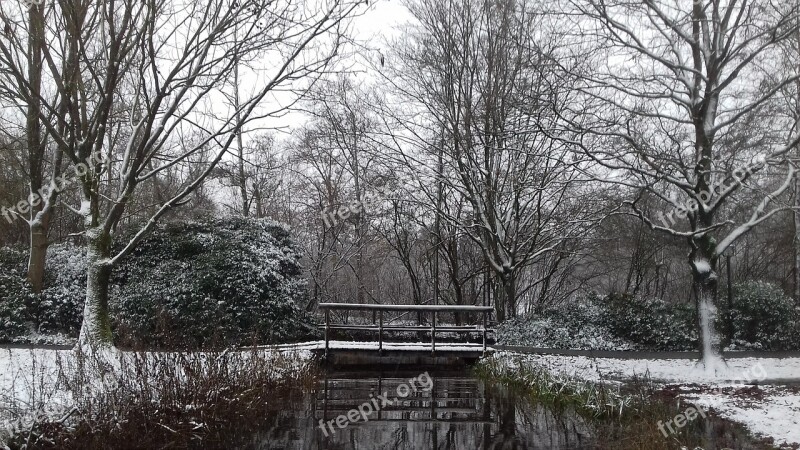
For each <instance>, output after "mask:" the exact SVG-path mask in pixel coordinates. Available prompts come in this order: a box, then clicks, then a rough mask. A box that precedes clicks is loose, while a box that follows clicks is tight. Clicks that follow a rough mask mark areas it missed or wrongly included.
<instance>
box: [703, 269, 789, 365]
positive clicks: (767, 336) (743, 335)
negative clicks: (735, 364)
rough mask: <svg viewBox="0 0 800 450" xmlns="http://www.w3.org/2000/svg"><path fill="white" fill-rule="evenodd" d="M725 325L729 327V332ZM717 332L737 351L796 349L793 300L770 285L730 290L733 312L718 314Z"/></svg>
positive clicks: (725, 310) (746, 285)
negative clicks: (725, 336)
mask: <svg viewBox="0 0 800 450" xmlns="http://www.w3.org/2000/svg"><path fill="white" fill-rule="evenodd" d="M729 324H732V325H733V329H732V330H731V329H730V326H729ZM717 328H718V329H719V330H720V331H723V330H724V332H725V333H726V334H730V336H729V337H730V338H731V347H733V348H738V349H760V350H793V349H797V348H800V311H799V310H798V308H797V307H796V305H795V302H794V300H792V299H791V298H789V297H787V296H786V294H784V293H783V291H782V290H781V289H780V288H779V287H777V286H775V285H773V284H770V283H764V282H758V281H754V282H747V283H740V284H737V285H735V286H734V289H733V308H732V309H730V308H728V305H727V304H726V305H725V306H724V307H723V308H722V309H721V311H720V321H719V323H718V326H717Z"/></svg>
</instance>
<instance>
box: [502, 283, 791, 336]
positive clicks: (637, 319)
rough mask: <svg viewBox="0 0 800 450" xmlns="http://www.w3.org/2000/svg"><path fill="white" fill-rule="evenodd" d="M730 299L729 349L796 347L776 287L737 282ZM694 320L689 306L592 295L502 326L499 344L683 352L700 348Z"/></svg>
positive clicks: (725, 325) (723, 320)
mask: <svg viewBox="0 0 800 450" xmlns="http://www.w3.org/2000/svg"><path fill="white" fill-rule="evenodd" d="M733 299H734V302H733V309H731V310H729V309H728V307H727V304H726V302H725V301H724V300H723V301H720V302H719V303H720V311H719V312H720V314H719V318H718V321H717V331H718V332H719V333H720V334H721V335H722V338H723V339H722V340H723V342H726V343H727V342H728V341H730V343H729V345H728V346H727V348H728V349H730V350H746V349H757V350H797V349H800V310H799V309H798V308H797V307H796V306H795V302H794V301H793V300H792V299H791V298H789V297H787V296H786V295H785V294H784V292H783V291H782V290H781V289H780V288H779V287H777V286H775V285H772V284H769V283H764V282H747V283H742V284H738V285H736V286H735V288H734V295H733ZM696 317H697V316H696V313H695V310H694V305H693V304H692V303H688V304H680V305H670V304H667V303H665V302H663V301H661V300H658V299H641V298H637V297H634V296H631V295H626V294H611V295H607V296H600V295H597V294H590V295H588V296H587V298H586V299H583V300H580V301H577V302H574V303H571V304H567V305H564V306H562V307H560V308H557V309H553V310H548V311H544V312H543V313H542V314H539V315H536V316H535V317H531V318H526V319H516V320H512V321H508V322H506V323H504V324H501V325H500V327H499V328H498V340H499V341H500V343H503V344H508V345H530V346H535V347H551V348H570V349H580V350H585V349H593V350H630V349H635V350H653V351H686V350H694V349H696V348H697V345H698V339H697V325H696V320H697V319H696ZM730 324H732V325H733V328H732V329H731V327H730ZM729 335H730V336H729ZM729 338H731V339H729Z"/></svg>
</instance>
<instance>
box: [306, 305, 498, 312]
mask: <svg viewBox="0 0 800 450" xmlns="http://www.w3.org/2000/svg"><path fill="white" fill-rule="evenodd" d="M319 307H320V309H325V310H334V309H337V310H358V311H371V310H383V311H437V312H492V311H494V308H493V307H491V306H473V305H464V306H459V305H365V304H356V303H320V304H319Z"/></svg>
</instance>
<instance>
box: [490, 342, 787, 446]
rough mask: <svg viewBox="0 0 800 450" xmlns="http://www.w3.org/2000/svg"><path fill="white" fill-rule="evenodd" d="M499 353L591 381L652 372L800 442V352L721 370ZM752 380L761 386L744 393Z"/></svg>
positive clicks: (700, 399)
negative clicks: (787, 356) (794, 354)
mask: <svg viewBox="0 0 800 450" xmlns="http://www.w3.org/2000/svg"><path fill="white" fill-rule="evenodd" d="M493 358H497V359H498V360H499V361H501V362H502V363H503V364H505V365H509V366H511V367H516V366H519V365H522V364H524V365H533V366H539V367H543V368H545V369H547V370H548V371H550V372H551V373H553V374H556V375H562V376H563V375H566V376H570V377H575V378H579V379H583V380H587V381H600V380H608V379H625V378H633V377H649V378H650V379H652V380H653V381H655V382H659V383H663V384H670V385H679V386H680V387H681V389H682V390H685V391H686V394H685V395H683V396H684V397H685V398H686V399H687V400H688V401H690V402H694V403H697V404H699V405H702V406H707V407H710V408H713V409H714V410H715V411H716V412H717V413H718V414H719V415H720V416H722V417H724V418H727V419H730V420H733V421H736V422H739V423H741V424H743V425H744V426H745V427H747V428H748V429H749V430H750V431H751V432H753V433H755V434H757V435H761V436H769V437H772V438H773V439H775V442H776V444H778V445H787V446H788V445H791V444H800V395H798V394H800V389H798V386H800V358H784V359H778V358H741V359H731V360H728V361H727V367H725V368H724V369H722V370H718V371H716V372H713V371H712V372H710V371H707V370H706V369H705V368H703V367H698V365H697V363H696V361H694V360H689V359H664V360H625V359H609V358H594V359H592V358H587V357H583V356H560V355H529V354H525V355H523V354H518V353H511V352H498V353H496V354H495V355H494V356H493ZM791 380H794V383H792V382H791ZM787 382H788V383H790V385H789V386H787V385H786V383H787ZM752 384H757V385H759V388H760V389H759V390H757V391H756V392H754V393H750V394H752V395H747V394H743V392H747V391H748V387H749V386H748V385H752ZM792 385H793V386H792Z"/></svg>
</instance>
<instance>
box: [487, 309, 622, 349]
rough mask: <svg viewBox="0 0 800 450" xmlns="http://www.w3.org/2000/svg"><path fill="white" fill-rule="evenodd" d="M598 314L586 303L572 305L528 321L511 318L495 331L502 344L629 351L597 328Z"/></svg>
mask: <svg viewBox="0 0 800 450" xmlns="http://www.w3.org/2000/svg"><path fill="white" fill-rule="evenodd" d="M599 315H600V311H599V309H598V308H597V306H596V305H593V304H590V303H588V302H575V303H569V304H565V305H562V306H561V307H559V308H552V309H548V310H546V311H544V312H543V313H542V314H541V315H537V316H535V317H529V318H518V319H512V320H509V321H507V322H504V323H502V324H500V326H498V328H497V340H498V342H499V343H500V344H505V345H528V346H533V347H541V348H563V349H572V350H632V349H634V345H633V344H632V343H630V342H627V341H625V340H624V339H620V338H617V337H616V336H614V335H612V334H611V333H610V332H609V330H607V329H605V328H603V327H602V326H600V325H598V322H599V320H598V319H599Z"/></svg>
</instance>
